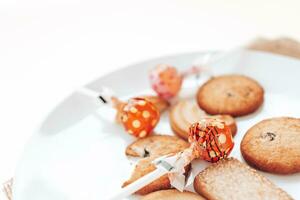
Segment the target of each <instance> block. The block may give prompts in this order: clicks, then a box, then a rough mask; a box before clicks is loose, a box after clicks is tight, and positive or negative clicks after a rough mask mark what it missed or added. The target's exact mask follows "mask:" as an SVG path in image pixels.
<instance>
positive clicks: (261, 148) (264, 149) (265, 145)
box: [241, 117, 300, 174]
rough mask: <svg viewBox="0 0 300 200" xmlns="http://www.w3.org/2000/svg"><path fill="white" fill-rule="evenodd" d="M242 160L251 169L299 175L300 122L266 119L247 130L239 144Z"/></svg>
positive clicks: (287, 119)
mask: <svg viewBox="0 0 300 200" xmlns="http://www.w3.org/2000/svg"><path fill="white" fill-rule="evenodd" d="M241 152H242V155H243V157H244V159H245V160H246V161H247V162H248V163H249V164H250V165H252V166H253V167H255V168H257V169H260V170H263V171H267V172H271V173H278V174H291V173H296V172H300V119H298V118H291V117H278V118H271V119H266V120H263V121H261V122H259V123H258V124H256V125H254V126H253V127H252V128H250V129H249V130H248V131H247V133H246V134H245V136H244V138H243V140H242V142H241Z"/></svg>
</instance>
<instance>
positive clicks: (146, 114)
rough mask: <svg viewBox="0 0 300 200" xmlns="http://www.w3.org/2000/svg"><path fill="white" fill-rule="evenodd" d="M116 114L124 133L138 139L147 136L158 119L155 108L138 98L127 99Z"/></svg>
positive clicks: (148, 102) (143, 99) (157, 112)
mask: <svg viewBox="0 0 300 200" xmlns="http://www.w3.org/2000/svg"><path fill="white" fill-rule="evenodd" d="M118 112H119V113H120V118H121V121H122V123H123V125H124V127H125V129H126V131H127V132H128V133H130V134H132V135H134V136H135V137H139V138H143V137H146V136H148V135H149V134H150V133H151V131H152V130H153V129H154V127H155V126H156V124H157V123H158V121H159V118H160V117H159V116H160V114H159V111H158V109H157V108H156V106H155V105H153V104H152V103H151V102H150V101H147V100H146V99H145V98H140V97H136V98H131V99H129V100H128V102H127V103H125V104H124V105H123V106H122V108H121V110H118Z"/></svg>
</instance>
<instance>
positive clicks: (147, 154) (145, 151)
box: [143, 148, 150, 158]
mask: <svg viewBox="0 0 300 200" xmlns="http://www.w3.org/2000/svg"><path fill="white" fill-rule="evenodd" d="M149 156H150V152H149V151H147V149H146V148H145V149H144V155H143V157H144V158H146V157H149Z"/></svg>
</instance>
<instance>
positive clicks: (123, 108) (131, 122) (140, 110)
mask: <svg viewBox="0 0 300 200" xmlns="http://www.w3.org/2000/svg"><path fill="white" fill-rule="evenodd" d="M79 92H80V93H81V94H84V95H86V96H89V97H92V98H93V99H96V98H97V101H96V102H97V105H110V106H112V107H113V108H114V109H116V111H117V113H116V121H117V122H118V123H121V124H122V125H123V126H124V128H125V130H126V131H127V132H128V133H130V134H131V135H133V136H135V137H140V138H143V137H146V136H148V135H149V134H151V132H152V130H153V129H154V128H155V126H156V125H157V123H158V121H159V119H160V112H159V108H160V107H159V105H160V104H157V105H156V104H155V103H157V102H158V103H161V102H160V101H157V99H156V98H150V97H149V96H148V97H145V98H142V97H136V98H131V99H129V100H128V101H125V102H124V101H121V100H119V99H118V98H117V97H116V96H115V95H114V93H113V91H112V90H111V89H109V88H107V87H101V88H100V90H99V91H98V92H96V91H93V90H91V89H89V88H82V89H80V91H79ZM147 98H148V99H147ZM99 100H100V101H99ZM151 101H152V102H154V103H152V102H151ZM160 109H162V108H160Z"/></svg>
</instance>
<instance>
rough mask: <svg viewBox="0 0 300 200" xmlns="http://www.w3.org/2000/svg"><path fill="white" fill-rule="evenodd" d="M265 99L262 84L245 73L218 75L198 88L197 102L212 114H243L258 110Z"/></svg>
mask: <svg viewBox="0 0 300 200" xmlns="http://www.w3.org/2000/svg"><path fill="white" fill-rule="evenodd" d="M263 100H264V90H263V88H262V86H261V85H260V84H259V83H258V82H257V81H255V80H253V79H252V78H250V77H247V76H243V75H223V76H217V77H214V78H212V79H210V80H208V81H207V82H206V83H204V84H203V85H202V86H201V87H200V88H199V90H198V93H197V102H198V104H199V106H200V108H202V109H203V110H205V112H207V113H208V114H211V115H217V114H227V115H231V116H234V117H236V116H243V115H247V114H250V113H252V112H254V111H255V110H257V109H258V108H259V107H260V106H261V104H262V103H263Z"/></svg>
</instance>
